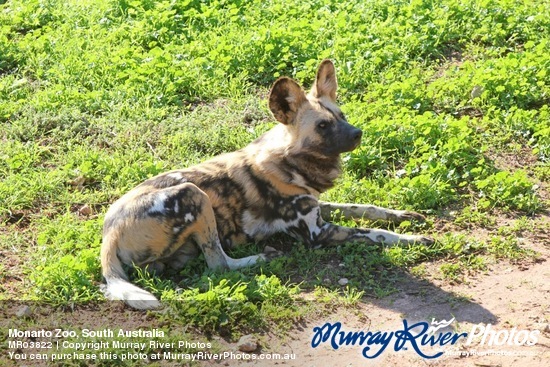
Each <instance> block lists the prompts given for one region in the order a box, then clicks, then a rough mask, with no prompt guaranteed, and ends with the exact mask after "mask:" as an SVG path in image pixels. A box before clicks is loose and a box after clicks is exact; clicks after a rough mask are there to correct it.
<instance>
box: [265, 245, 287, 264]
mask: <svg viewBox="0 0 550 367" xmlns="http://www.w3.org/2000/svg"><path fill="white" fill-rule="evenodd" d="M281 256H283V252H282V251H279V250H277V249H275V248H273V247H271V246H266V247H264V251H263V252H262V258H263V259H264V260H265V261H270V260H273V259H275V258H277V257H281Z"/></svg>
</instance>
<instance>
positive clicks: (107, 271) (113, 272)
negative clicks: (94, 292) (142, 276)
mask: <svg viewBox="0 0 550 367" xmlns="http://www.w3.org/2000/svg"><path fill="white" fill-rule="evenodd" d="M108 237H109V236H106V237H105V238H104V242H103V245H102V247H101V267H102V270H103V277H104V278H105V282H106V283H107V284H106V285H104V286H103V287H102V289H101V290H102V292H103V293H104V294H105V297H106V298H108V299H110V300H120V301H124V302H125V303H126V304H127V305H128V306H130V307H133V308H136V309H138V310H148V309H153V308H157V307H160V302H159V301H158V299H157V298H156V297H155V296H153V295H152V294H151V293H149V292H147V291H146V290H144V289H141V288H139V287H137V286H135V285H133V284H132V283H130V282H129V281H128V277H127V276H126V273H125V272H124V269H123V268H122V263H121V262H120V259H119V257H118V255H117V250H116V246H115V245H114V243H113V242H112V241H109V238H108Z"/></svg>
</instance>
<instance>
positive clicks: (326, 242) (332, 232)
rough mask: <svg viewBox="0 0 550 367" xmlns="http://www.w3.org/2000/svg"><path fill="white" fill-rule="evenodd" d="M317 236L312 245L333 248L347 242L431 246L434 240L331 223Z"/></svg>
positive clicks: (325, 225) (320, 230) (319, 230)
mask: <svg viewBox="0 0 550 367" xmlns="http://www.w3.org/2000/svg"><path fill="white" fill-rule="evenodd" d="M318 232H319V233H318V234H317V235H315V236H313V238H314V241H313V245H314V246H315V245H317V246H334V245H340V244H344V243H349V242H362V243H368V244H383V245H390V246H391V245H396V244H412V243H419V244H423V245H431V244H433V243H434V240H433V239H431V238H429V237H424V236H418V235H408V234H399V233H395V232H391V231H386V230H383V229H367V228H348V227H342V226H338V225H335V224H332V223H325V224H323V226H322V227H321V228H319V229H318Z"/></svg>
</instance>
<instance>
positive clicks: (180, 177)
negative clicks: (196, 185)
mask: <svg viewBox="0 0 550 367" xmlns="http://www.w3.org/2000/svg"><path fill="white" fill-rule="evenodd" d="M166 177H170V178H173V179H174V180H179V181H180V182H182V183H183V182H187V180H186V179H185V178H184V177H183V175H182V174H181V172H172V173H168V174H167V175H166Z"/></svg>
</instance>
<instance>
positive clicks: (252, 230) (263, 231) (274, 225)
mask: <svg viewBox="0 0 550 367" xmlns="http://www.w3.org/2000/svg"><path fill="white" fill-rule="evenodd" d="M305 196H307V197H311V198H314V197H313V196H311V195H299V196H297V197H296V198H295V199H294V202H296V201H297V200H299V199H301V198H303V197H305ZM319 210H320V209H319V207H315V208H313V209H312V210H311V211H309V212H308V213H307V214H305V215H303V214H300V213H299V212H297V214H298V216H297V218H296V219H294V220H291V221H285V220H283V219H275V220H273V221H269V222H268V221H265V220H264V219H263V218H257V217H254V216H253V215H252V213H251V212H250V211H248V210H246V211H245V212H244V213H243V216H242V221H243V224H244V225H243V230H244V232H245V233H246V234H247V235H248V236H250V237H252V238H254V239H255V240H261V239H263V238H265V237H268V236H270V235H272V234H275V233H279V232H286V231H287V229H289V228H292V227H296V226H298V223H299V222H300V221H301V220H303V221H305V222H306V224H307V226H308V228H309V230H310V233H311V234H314V235H318V234H319V233H321V228H320V227H319V226H317V219H318V217H319Z"/></svg>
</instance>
